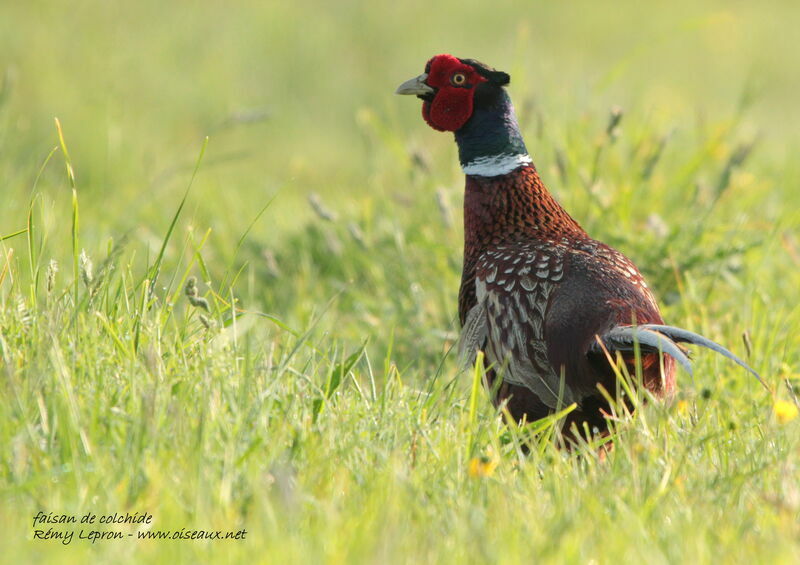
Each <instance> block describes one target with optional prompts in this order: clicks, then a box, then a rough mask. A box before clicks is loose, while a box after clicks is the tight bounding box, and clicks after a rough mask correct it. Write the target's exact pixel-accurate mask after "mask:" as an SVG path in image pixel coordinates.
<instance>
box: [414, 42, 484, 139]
mask: <svg viewBox="0 0 800 565" xmlns="http://www.w3.org/2000/svg"><path fill="white" fill-rule="evenodd" d="M427 73H428V77H427V79H426V82H427V84H428V86H431V87H432V88H435V89H436V94H435V95H434V97H433V100H431V101H428V100H425V101H424V102H423V104H422V117H423V118H425V121H426V122H427V123H428V125H430V126H431V127H432V128H433V129H436V130H439V131H457V130H458V129H460V128H461V127H462V126H463V125H464V124H465V123H467V120H469V119H470V117H471V116H472V109H473V99H474V96H475V86H477V85H478V84H479V83H481V82H486V79H485V78H484V77H482V76H481V75H479V74H478V73H477V72H476V71H475V69H473V68H472V67H471V66H469V65H466V64H464V63H462V62H461V61H459V60H458V59H457V58H456V57H453V56H452V55H437V56H435V57H434V58H432V59H431V60H430V61H429V65H428V69H427ZM456 74H461V75H463V76H464V78H465V80H464V83H463V84H462V85H460V86H457V85H454V84H453V76H455V75H456Z"/></svg>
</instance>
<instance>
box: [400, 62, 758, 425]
mask: <svg viewBox="0 0 800 565" xmlns="http://www.w3.org/2000/svg"><path fill="white" fill-rule="evenodd" d="M509 82H510V77H509V75H508V74H506V73H504V72H501V71H497V70H494V69H492V68H490V67H488V66H486V65H484V64H482V63H480V62H478V61H475V60H474V59H459V58H456V57H454V56H452V55H436V56H435V57H433V58H432V59H431V60H429V61H428V63H427V64H426V65H425V72H424V73H423V74H421V75H420V76H418V77H416V78H413V79H411V80H408V81H406V82H404V83H403V84H401V85H400V86H399V87H398V89H397V94H411V95H416V96H417V97H418V98H420V99H422V116H423V118H424V119H425V121H426V122H427V123H428V125H430V126H431V127H432V128H434V129H436V130H439V131H450V132H454V133H455V140H456V143H457V144H458V153H459V160H460V162H461V168H462V169H463V171H464V173H465V175H466V192H465V196H464V265H463V273H462V277H461V289H460V292H459V299H458V307H459V308H458V310H459V318H460V320H461V325H462V335H461V346H460V349H461V351H462V355H464V356H466V358H467V360H468V361H471V362H474V359H475V355H476V352H477V351H478V350H480V351H483V352H484V354H485V363H486V365H487V373H486V375H487V376H486V379H487V385H488V387H489V389H490V391H491V393H492V399H493V402H494V404H495V405H496V406H499V405H501V404H505V406H506V408H507V409H508V411H509V413H510V414H511V416H512V417H513V418H514V419H516V420H518V421H528V422H531V421H534V420H538V419H540V418H543V417H545V416H547V415H549V414H552V413H554V412H555V411H557V410H559V409H561V408H563V407H566V406H569V405H571V404H572V403H575V404H576V407H575V409H574V410H573V411H572V412H570V413H569V414H568V415H567V417H566V418H565V419H564V420H563V421H562V424H561V425H562V430H564V432H565V436H566V437H568V438H570V437H571V438H573V439H574V438H575V437H576V434H578V435H584V434H585V433H590V434H596V433H605V432H606V430H607V428H608V423H607V416H608V414H609V413H610V412H611V410H610V406H609V403H608V401H607V399H606V396H605V395H604V394H603V392H605V393H607V394H609V395H611V396H612V397H613V395H614V394H615V391H617V390H618V388H619V387H618V386H616V384H617V383H616V378H617V377H616V373H615V371H614V368H613V367H612V365H611V363H610V362H609V357H611V358H614V357H615V356H616V355H617V352H619V353H620V354H621V358H622V360H623V362H624V363H625V364H626V365H627V369H628V370H629V371H630V374H632V375H633V374H635V373H634V371H635V364H636V361H635V359H636V348H637V347H638V348H639V353H640V360H641V374H642V380H641V382H642V385H643V386H644V387H645V388H646V389H647V390H649V391H651V392H652V393H653V394H654V395H655V396H662V397H663V396H665V395H668V394H670V393H671V392H672V391H674V389H675V374H676V371H677V366H676V361H677V362H678V363H679V364H681V365H682V366H683V367H684V368H686V370H687V371H689V372H691V365H690V363H689V359H688V358H687V356H686V354H685V352H684V350H683V349H682V348H681V347H679V346H678V345H677V344H676V342H677V343H691V344H695V345H701V346H704V347H707V348H709V349H712V350H714V351H716V352H718V353H720V354H722V355H724V356H725V357H728V358H729V359H732V360H733V361H735V362H736V363H738V364H739V365H741V366H742V367H745V368H746V369H747V370H748V371H750V372H751V373H753V374H754V375H755V376H756V378H758V379H759V380H761V379H760V377H759V376H758V374H757V373H756V372H755V371H753V369H751V368H750V367H749V366H748V365H747V364H746V363H744V361H742V360H741V359H739V358H738V357H737V356H736V355H734V354H733V353H731V352H730V351H728V350H727V349H725V348H724V347H722V346H721V345H719V344H716V343H714V342H712V341H710V340H708V339H706V338H704V337H702V336H700V335H698V334H695V333H692V332H689V331H687V330H684V329H680V328H676V327H672V326H666V325H664V322H663V320H662V319H661V315H660V313H659V310H658V305H657V304H656V301H655V298H654V297H653V294H652V292H651V291H650V289H649V288H648V286H647V284H646V283H645V281H644V278H643V277H642V275H641V273H640V272H639V270H638V269H637V268H636V266H635V265H634V264H633V263H632V262H631V261H630V260H629V259H628V258H627V257H625V256H624V255H623V254H622V253H620V252H619V251H617V250H615V249H613V248H611V247H609V246H608V245H606V244H604V243H601V242H599V241H596V240H594V239H592V238H591V237H589V235H588V234H587V233H586V232H585V231H584V230H583V228H581V226H580V225H579V224H578V222H576V221H575V220H574V219H573V218H572V217H571V216H570V215H569V214H568V213H567V212H566V211H565V210H564V208H562V207H561V205H560V204H559V203H558V202H556V200H555V199H554V198H553V196H552V195H551V194H550V192H548V190H547V188H545V186H544V184H543V183H542V180H541V178H540V177H539V174H538V173H537V171H536V168H535V167H534V165H533V162H532V160H531V157H530V155H529V154H528V151H527V150H526V148H525V143H524V141H523V139H522V135H521V133H520V128H519V125H518V123H517V119H516V116H515V113H514V107H513V105H512V103H511V100H510V99H509V96H508V94H507V92H506V89H505V88H504V87H505V86H506V85H508V84H509ZM661 353H664V354H667V355H668V356H662V355H661ZM498 378H499V379H500V380H499V381H498V380H497V379H498ZM762 384H763V382H762ZM601 388H602V389H604V391H602V390H601Z"/></svg>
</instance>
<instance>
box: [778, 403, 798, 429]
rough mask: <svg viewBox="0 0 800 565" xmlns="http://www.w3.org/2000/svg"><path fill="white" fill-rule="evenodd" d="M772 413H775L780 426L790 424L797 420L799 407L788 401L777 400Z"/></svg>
mask: <svg viewBox="0 0 800 565" xmlns="http://www.w3.org/2000/svg"><path fill="white" fill-rule="evenodd" d="M772 411H773V412H775V418H776V419H777V420H778V423H780V424H788V423H789V422H791V421H792V420H794V419H795V418H797V414H798V410H797V406H795V404H794V403H793V402H789V401H788V400H776V401H775V404H774V405H773V406H772Z"/></svg>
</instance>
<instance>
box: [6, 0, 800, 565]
mask: <svg viewBox="0 0 800 565" xmlns="http://www.w3.org/2000/svg"><path fill="white" fill-rule="evenodd" d="M798 22H800V5H798V4H797V3H796V2H789V1H788V0H787V1H783V2H780V1H773V2H767V3H762V4H755V3H744V2H722V1H715V0H703V1H701V2H685V1H678V2H670V3H666V2H663V3H661V2H657V3H647V4H645V3H637V2H633V1H630V0H622V1H621V2H618V3H615V5H614V7H613V9H612V8H610V7H608V6H606V5H605V4H599V3H591V2H583V1H582V2H575V3H565V2H562V3H547V4H544V3H529V2H515V1H511V0H499V1H497V2H492V3H483V4H476V5H467V4H464V3H459V2H454V1H453V0H446V1H444V2H439V3H429V2H420V1H417V0H412V1H409V2H403V3H388V2H387V3H383V2H373V3H366V2H364V3H362V2H357V1H355V0H343V1H341V2H336V3H323V2H318V1H311V0H298V1H296V2H292V3H278V2H264V3H255V2H252V3H251V2H246V3H237V4H231V5H227V4H224V3H220V2H213V1H211V0H207V1H204V2H185V1H179V2H172V3H163V2H155V1H152V0H145V1H142V2H128V3H122V2H100V1H97V0H76V1H74V2H70V3H62V2H56V1H40V2H15V3H11V2H5V3H3V5H2V7H0V202H2V205H0V448H1V449H0V547H1V548H2V552H0V562H7V563H87V562H91V563H123V562H131V563H184V562H185V563H197V562H209V563H450V562H460V563H520V562H528V563H616V562H623V563H648V564H658V563H797V562H799V561H800V418H797V417H796V416H797V402H798V401H797V398H796V396H794V393H793V392H792V391H793V389H794V390H797V388H798V387H800V310H798V306H797V304H798V297H800V291H798V289H800V211H799V210H798V206H797V202H798V200H799V199H800V161H798V159H797V154H798V149H800V135H798V131H800V129H798V125H799V124H800V105H798V104H797V96H796V93H797V91H798V90H800V58H798V56H797V55H798V52H797V46H796V44H795V42H794V40H793V39H792V38H793V37H794V33H795V29H796V26H797V23H798ZM441 52H450V53H453V54H456V55H458V56H462V57H474V58H477V59H479V60H482V61H484V62H486V63H488V64H490V65H492V66H495V67H497V68H499V69H502V70H505V71H507V72H509V73H510V74H511V76H512V81H511V85H510V87H509V88H510V93H511V96H512V99H513V100H514V101H515V104H516V107H517V111H518V114H519V116H520V120H521V124H522V127H523V133H524V134H525V137H526V140H527V145H528V148H529V150H530V151H531V154H532V156H533V158H534V162H535V163H536V164H537V167H538V169H539V170H540V172H541V174H542V176H543V178H544V180H545V182H546V183H547V184H548V186H549V187H550V189H551V190H552V191H553V193H554V194H555V195H556V196H557V198H558V199H559V201H560V202H561V203H562V204H563V205H564V207H565V208H566V209H567V210H569V211H570V212H571V213H572V215H573V216H574V217H575V218H576V219H578V221H579V222H581V224H582V225H583V226H584V227H585V228H586V230H587V231H588V232H589V233H590V234H591V235H592V236H594V237H596V238H598V239H601V240H603V241H606V242H608V243H609V244H611V245H614V246H615V247H617V248H618V249H620V250H621V251H623V252H624V253H625V254H627V255H628V256H629V257H630V258H631V259H632V260H633V261H634V262H635V263H636V264H637V265H638V266H639V267H640V269H641V270H642V272H643V273H644V275H645V276H646V277H647V279H648V281H649V283H650V286H651V287H652V288H653V290H654V292H655V294H656V296H657V297H658V299H659V301H660V303H661V305H662V312H663V315H664V318H665V320H667V321H668V323H671V324H674V325H677V326H680V327H685V328H688V329H691V330H694V331H698V332H700V333H702V334H704V335H706V336H708V337H709V338H711V339H714V340H716V341H718V342H720V343H723V344H725V345H727V346H728V347H729V348H730V349H732V350H733V351H734V352H736V353H737V354H739V355H741V356H742V357H744V358H746V359H747V361H748V362H749V363H750V364H751V365H752V366H753V367H754V368H755V369H756V370H757V371H759V372H760V374H761V375H762V376H763V377H764V379H765V381H766V382H767V384H768V385H769V388H770V391H766V390H764V389H763V388H762V387H761V386H760V385H759V384H758V382H757V381H756V380H755V379H753V378H752V377H751V376H749V375H748V374H747V373H746V372H745V371H743V370H741V369H740V368H739V367H737V366H735V365H733V364H732V363H729V362H727V361H725V360H724V359H722V358H721V357H718V356H715V355H713V354H711V353H710V352H703V351H698V352H697V353H696V355H695V356H694V359H695V375H694V378H690V377H689V376H688V375H687V374H686V373H681V374H680V376H679V379H680V390H679V392H678V393H677V395H676V396H675V398H673V399H671V400H670V401H668V402H648V403H647V404H646V405H645V406H642V407H641V409H640V410H638V411H637V412H636V413H635V415H633V416H625V415H623V417H621V418H620V421H619V422H618V423H617V425H616V427H615V448H614V450H613V451H611V452H610V453H609V454H608V455H607V457H604V458H603V457H600V456H599V454H598V451H597V449H595V448H594V447H593V446H584V447H583V448H581V449H578V450H577V451H576V452H574V453H571V454H566V453H564V452H563V451H560V450H558V449H557V448H556V447H555V445H554V442H553V441H552V437H551V436H552V430H553V426H554V421H553V420H552V419H551V420H548V421H544V422H539V423H538V424H534V425H533V426H532V427H529V428H518V427H516V426H514V425H506V424H504V423H503V422H502V420H501V418H500V417H498V415H497V414H496V413H495V410H494V409H493V408H492V406H491V404H490V402H489V400H488V395H487V393H486V392H485V391H484V390H483V389H482V387H480V386H479V377H480V375H479V374H477V373H476V372H475V371H472V370H469V369H467V370H464V369H461V368H460V367H459V365H458V363H457V360H456V359H455V356H454V354H453V352H452V351H451V349H452V348H453V345H454V343H455V342H456V340H457V336H458V330H459V328H458V320H457V307H456V303H457V293H458V285H459V280H460V268H461V251H462V248H461V246H462V228H461V208H460V206H461V200H462V191H463V175H462V173H461V171H460V169H459V167H458V162H457V158H456V148H455V145H454V143H453V141H452V137H451V136H449V135H444V134H439V133H437V132H434V131H432V130H431V129H430V128H428V126H427V125H426V124H425V123H424V122H423V121H422V119H421V116H420V108H419V103H418V101H416V100H409V99H408V98H407V97H398V96H394V94H393V92H394V89H395V88H396V86H397V85H398V84H399V83H400V82H402V81H403V80H405V79H407V78H409V77H411V76H415V75H416V74H419V73H420V72H421V71H422V68H423V66H424V63H425V61H426V60H427V59H428V58H429V57H430V56H431V55H433V54H436V53H441ZM617 108H618V109H619V110H614V109H617ZM614 111H621V112H622V119H621V122H620V124H619V126H618V127H617V128H615V129H613V130H609V128H608V124H609V121H610V119H611V115H612V112H614ZM525 442H528V443H529V445H531V446H532V449H531V451H530V453H527V454H526V453H524V451H525V450H524V449H523V444H524V443H525ZM39 512H44V513H45V514H47V515H49V514H48V513H52V514H53V516H54V517H56V518H57V517H58V515H67V516H76V517H77V518H78V520H80V518H81V517H83V516H86V515H95V516H97V517H98V518H97V520H100V519H101V518H104V517H107V516H109V515H112V517H113V515H115V514H116V515H117V518H119V517H124V516H125V515H137V516H142V515H145V514H149V515H151V516H152V519H151V523H150V524H149V525H147V526H143V525H141V524H124V523H123V524H119V523H116V522H114V523H112V524H110V525H109V524H105V523H104V524H100V523H99V522H94V523H93V524H80V523H77V524H53V525H48V524H40V525H38V526H37V525H34V516H36V515H37V514H38V513H39ZM104 521H105V520H104ZM50 527H52V528H53V529H54V530H57V531H61V532H73V533H74V538H73V539H71V541H70V543H68V544H65V543H63V541H65V540H62V539H48V540H45V539H35V538H34V533H35V530H37V529H44V530H47V529H48V528H50ZM198 530H201V531H205V532H208V531H220V532H222V533H223V534H224V533H227V532H233V533H234V534H235V533H237V532H242V531H245V532H246V533H244V534H242V535H241V536H240V539H222V540H218V539H214V540H207V539H205V540H204V539H201V540H197V539H164V540H159V539H139V536H140V533H141V532H144V531H152V532H154V531H164V532H170V533H174V532H175V531H178V532H183V534H186V535H187V536H188V533H191V532H194V531H198ZM81 531H83V532H85V533H84V535H83V536H82V537H81V536H80V534H79V532H81ZM90 531H106V532H108V531H115V532H120V533H121V534H122V536H123V537H122V539H86V538H87V535H88V532H90ZM128 534H131V535H130V536H129V535H128ZM241 538H243V539H241Z"/></svg>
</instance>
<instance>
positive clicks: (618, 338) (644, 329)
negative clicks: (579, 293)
mask: <svg viewBox="0 0 800 565" xmlns="http://www.w3.org/2000/svg"><path fill="white" fill-rule="evenodd" d="M600 339H601V340H602V342H603V345H605V347H606V348H607V349H608V350H610V351H611V350H614V351H633V350H634V347H635V345H634V344H636V343H638V344H639V349H640V351H641V352H642V353H659V352H663V353H666V354H667V355H670V356H671V357H673V358H675V360H676V361H678V363H680V364H681V366H682V367H683V368H684V369H686V371H687V372H688V373H689V374H690V375H691V374H692V367H691V362H690V361H689V358H688V357H687V356H686V353H684V351H683V350H682V349H681V348H680V347H679V346H678V345H677V344H678V343H690V344H692V345H699V346H701V347H705V348H707V349H710V350H711V351H715V352H717V353H719V354H720V355H722V356H723V357H727V358H728V359H730V360H731V361H733V362H734V363H736V364H737V365H739V366H741V367H744V368H745V369H746V370H747V371H748V372H750V373H751V374H752V375H753V376H754V377H755V378H756V379H758V382H760V383H761V385H762V386H763V387H764V388H766V389H767V390H769V387H768V386H767V384H766V383H765V382H764V380H763V379H762V378H761V375H759V374H758V373H757V372H756V371H755V370H753V368H752V367H750V365H748V364H747V363H745V362H744V361H742V360H741V359H740V358H739V357H737V356H736V355H735V354H733V353H731V352H730V351H729V350H728V349H726V348H724V347H723V346H721V345H720V344H718V343H716V342H714V341H711V340H710V339H708V338H706V337H703V336H702V335H700V334H696V333H694V332H690V331H689V330H684V329H683V328H676V327H674V326H663V325H658V324H643V325H641V326H617V327H615V328H612V329H611V330H609V331H607V332H606V333H605V334H603V335H601V336H600ZM592 348H593V350H594V351H598V352H599V350H600V346H599V344H593V345H592Z"/></svg>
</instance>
